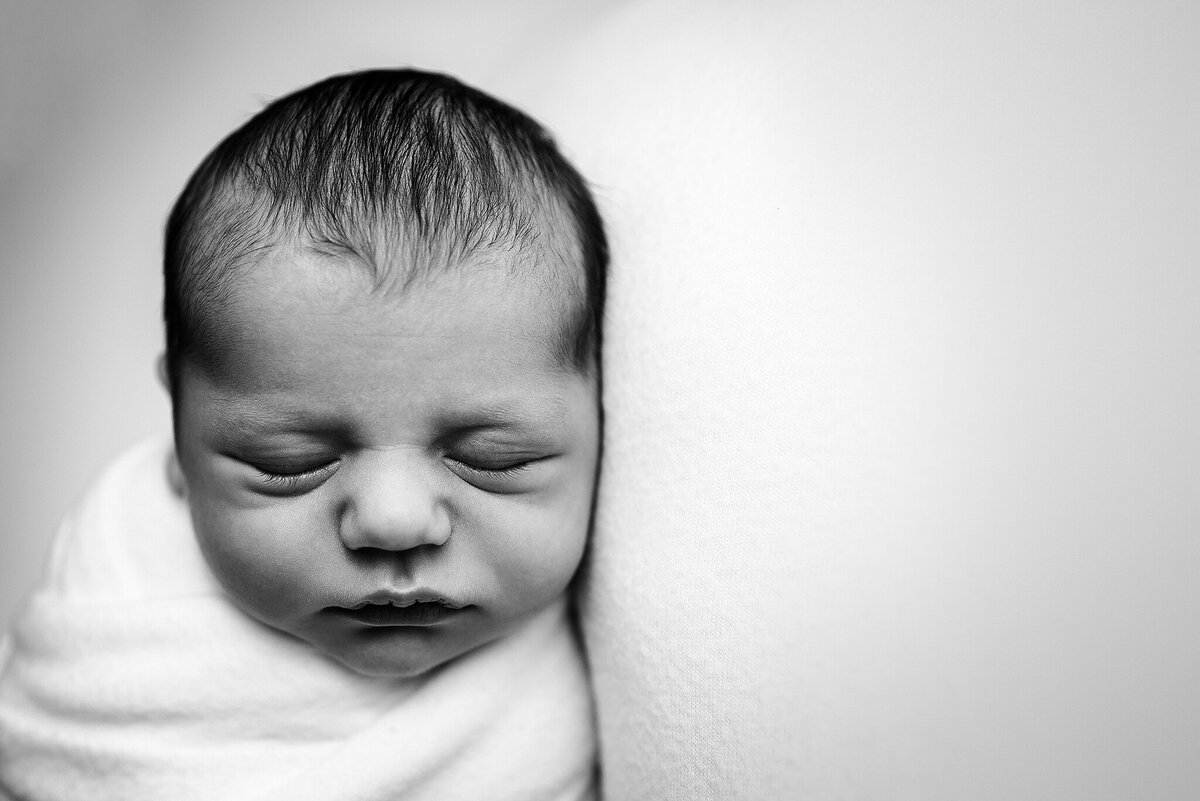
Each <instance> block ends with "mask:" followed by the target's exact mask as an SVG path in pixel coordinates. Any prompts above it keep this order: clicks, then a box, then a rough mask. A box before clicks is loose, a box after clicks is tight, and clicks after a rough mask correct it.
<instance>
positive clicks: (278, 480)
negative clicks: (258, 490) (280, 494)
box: [254, 461, 337, 489]
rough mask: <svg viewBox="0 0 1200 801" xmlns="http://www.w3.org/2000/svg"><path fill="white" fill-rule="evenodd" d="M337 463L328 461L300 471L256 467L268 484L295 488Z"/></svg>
mask: <svg viewBox="0 0 1200 801" xmlns="http://www.w3.org/2000/svg"><path fill="white" fill-rule="evenodd" d="M335 464H337V462H336V461H334V462H326V463H325V464H321V465H317V466H316V467H313V468H310V469H308V470H302V471H300V472H299V473H272V472H271V471H269V470H264V469H262V468H261V467H258V466H255V467H254V469H255V470H257V471H258V473H259V475H261V476H262V478H263V480H264V481H266V482H267V483H268V484H274V485H277V486H281V487H284V488H286V489H294V488H295V487H296V486H297V485H298V484H300V483H301V482H302V481H304V480H305V479H308V478H312V477H313V476H315V475H318V474H320V473H323V472H325V471H327V470H329V468H331V467H333V466H334V465H335Z"/></svg>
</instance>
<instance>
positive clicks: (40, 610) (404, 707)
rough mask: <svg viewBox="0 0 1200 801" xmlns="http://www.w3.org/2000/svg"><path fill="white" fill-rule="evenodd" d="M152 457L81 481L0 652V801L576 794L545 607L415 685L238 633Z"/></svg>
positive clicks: (582, 731) (584, 715)
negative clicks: (88, 483) (82, 489)
mask: <svg viewBox="0 0 1200 801" xmlns="http://www.w3.org/2000/svg"><path fill="white" fill-rule="evenodd" d="M168 452H169V446H168V445H167V443H164V442H147V443H143V444H142V445H140V446H138V447H137V448H135V449H133V450H132V451H130V452H129V453H127V454H126V455H125V456H123V457H122V458H121V459H119V460H118V461H117V462H116V463H115V464H114V465H112V466H111V467H110V468H109V469H108V470H107V472H106V473H105V474H104V475H103V476H102V477H101V479H100V480H99V482H98V483H97V485H96V487H95V488H94V489H93V490H92V492H91V493H90V494H89V495H88V497H87V498H86V499H85V500H84V502H83V503H82V504H81V506H80V507H79V508H78V509H77V510H76V512H75V513H74V514H73V515H72V516H71V517H69V518H68V519H67V520H66V522H65V523H64V524H63V528H62V530H61V531H60V532H59V535H58V540H57V542H56V545H55V550H54V553H53V555H52V559H51V565H50V569H49V571H48V574H47V576H46V578H45V580H44V581H43V583H42V584H41V585H40V586H39V587H38V589H37V590H36V592H35V593H34V594H33V595H32V597H31V598H30V599H29V601H28V602H27V604H26V606H25V608H24V609H23V611H22V612H21V614H20V615H19V616H18V618H17V620H16V621H15V625H14V627H13V630H12V633H11V634H10V635H9V637H8V638H7V639H6V641H5V643H4V646H3V654H2V657H3V662H4V667H3V675H2V678H0V788H2V789H3V790H6V791H7V792H8V793H10V794H12V796H13V797H14V798H17V799H23V800H25V801H43V800H45V801H51V800H52V799H71V800H72V801H75V800H76V799H81V798H86V799H89V801H101V799H120V800H121V801H137V799H166V798H169V799H172V801H185V800H186V799H206V801H209V800H211V799H226V800H232V799H256V800H258V799H264V800H265V799H281V800H282V799H287V801H302V799H313V800H314V801H317V800H318V799H319V800H320V801H334V800H335V799H347V800H350V799H354V800H355V801H358V800H359V799H362V801H366V800H367V799H389V801H393V800H395V799H438V800H439V801H442V800H444V799H477V798H478V799H483V798H486V799H489V801H493V800H495V799H513V800H514V801H517V800H518V799H519V800H520V801H533V800H536V799H580V798H591V797H592V780H593V770H594V768H593V766H594V744H593V734H592V718H591V715H592V711H591V701H590V696H589V692H588V688H587V682H586V678H585V674H584V669H583V666H582V660H581V658H580V655H579V652H578V649H577V647H576V645H575V642H574V640H573V638H572V636H571V633H570V630H569V627H568V625H567V621H566V617H565V613H564V609H563V605H562V604H559V605H557V606H555V607H553V608H551V609H549V610H546V611H545V612H544V613H542V614H540V615H539V616H538V617H537V618H535V619H534V620H532V621H531V622H530V623H528V624H527V625H526V626H525V627H524V628H522V629H521V630H519V631H517V632H515V633H513V634H511V635H509V636H507V637H504V638H502V639H501V640H499V641H497V642H495V643H492V644H490V645H487V646H484V647H482V648H480V649H478V650H477V651H475V652H472V653H470V654H468V655H466V656H463V657H460V658H458V659H456V660H454V661H452V662H450V663H448V664H447V665H445V666H443V667H442V668H440V669H438V670H436V671H433V672H432V673H430V674H428V675H426V676H423V677H421V678H417V679H380V678H370V677H365V676H361V675H358V674H356V673H353V672H350V671H348V670H346V669H345V668H344V667H342V666H340V665H339V664H337V663H335V662H333V661H332V660H329V659H327V658H325V657H322V656H320V655H318V654H317V652H316V651H314V650H313V649H312V648H311V647H310V646H309V645H307V644H306V643H303V642H301V641H300V640H297V639H294V638H292V637H290V636H287V635H284V634H281V633H279V632H276V631H275V630H273V629H270V628H268V627H266V626H263V625H262V624H260V623H258V622H256V621H254V620H252V619H251V618H249V617H248V616H246V615H245V614H243V613H242V612H240V611H239V610H238V609H236V608H235V607H234V606H232V605H231V603H230V602H229V601H228V600H227V599H226V597H225V595H224V594H223V592H222V590H221V589H220V587H219V586H218V584H217V583H216V580H215V578H213V577H212V575H211V574H210V573H209V571H208V569H207V566H206V565H205V564H204V561H203V557H202V556H201V554H200V552H199V549H198V547H197V546H196V544H195V541H194V538H193V537H192V532H191V523H190V520H189V518H188V512H187V509H186V506H185V504H184V502H183V501H182V500H181V499H180V498H179V497H178V496H176V495H175V494H174V493H173V492H172V491H171V490H170V487H169V483H168V481H167V478H166V471H165V466H166V460H167V455H168Z"/></svg>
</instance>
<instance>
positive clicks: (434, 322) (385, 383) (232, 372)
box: [207, 247, 571, 403]
mask: <svg viewBox="0 0 1200 801" xmlns="http://www.w3.org/2000/svg"><path fill="white" fill-rule="evenodd" d="M520 266H521V265H518V264H513V263H507V262H505V261H504V260H503V259H499V260H497V259H492V260H489V261H486V262H482V261H481V262H479V263H473V264H466V265H460V266H455V267H451V268H449V269H441V270H437V271H434V272H430V273H426V274H421V275H419V277H417V278H415V279H413V280H410V281H408V282H407V283H400V282H393V283H390V284H389V283H387V282H380V281H378V280H377V279H376V278H375V276H374V275H373V273H372V272H371V270H370V269H369V268H367V267H366V266H365V265H364V264H362V263H360V262H357V261H356V260H355V259H353V258H351V257H344V256H331V255H327V254H320V253H316V252H313V251H310V250H307V249H302V248H298V247H288V248H278V249H276V250H274V251H272V252H271V253H269V254H268V255H267V256H266V257H264V258H263V259H262V260H261V261H259V262H258V263H256V264H254V265H252V266H248V267H246V268H245V269H244V270H243V271H239V274H238V275H237V277H236V279H235V280H233V281H232V283H231V285H230V288H229V290H230V291H229V293H228V295H227V298H228V300H227V302H226V303H225V304H224V305H223V306H222V308H221V309H219V310H218V311H217V312H216V314H215V315H213V317H214V318H215V319H213V320H212V322H213V325H214V329H215V336H214V337H213V348H212V349H213V350H215V353H211V354H207V355H208V357H209V360H210V361H212V362H213V363H214V364H215V366H216V369H214V370H212V371H211V372H212V373H213V374H214V375H216V376H217V377H219V378H220V379H221V382H222V383H223V384H225V385H226V387H227V388H228V389H230V390H236V391H240V392H250V393H263V392H267V391H276V390H289V391H301V390H305V389H307V390H310V391H311V392H313V393H315V392H318V391H325V392H328V393H331V394H335V393H340V394H342V395H345V394H352V393H353V392H363V391H375V390H379V391H385V390H388V389H394V388H395V385H396V382H397V381H402V382H403V383H404V385H405V387H406V388H407V389H408V390H410V391H412V390H416V389H423V390H428V391H430V392H432V391H433V390H434V389H437V390H438V391H439V392H440V393H441V394H444V395H446V396H447V397H448V398H453V397H454V394H455V393H456V392H460V391H463V390H464V389H465V385H467V384H469V385H470V387H471V388H472V391H473V394H474V395H475V396H477V400H479V398H478V396H481V395H486V394H487V391H486V390H487V388H488V387H495V388H496V393H497V395H507V394H511V392H509V390H511V389H512V388H513V387H514V386H516V385H518V384H519V383H520V382H521V381H525V382H530V381H537V382H553V381H555V380H557V379H558V378H559V377H560V376H561V374H563V373H564V368H563V367H562V365H561V363H560V359H558V358H557V350H556V343H557V342H558V341H559V338H560V337H561V333H562V329H563V326H564V321H565V319H566V317H567V316H568V315H569V313H570V308H571V298H570V295H569V293H568V292H565V291H563V288H562V287H560V286H558V285H556V282H552V281H549V280H546V279H543V278H541V277H540V276H538V275H537V273H536V272H535V274H534V276H531V277H526V276H520V277H518V276H517V275H515V273H516V272H517V271H518V268H519V267H520ZM538 272H541V271H538ZM495 402H496V403H502V399H500V398H497V400H496V401H495Z"/></svg>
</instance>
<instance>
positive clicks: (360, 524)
mask: <svg viewBox="0 0 1200 801" xmlns="http://www.w3.org/2000/svg"><path fill="white" fill-rule="evenodd" d="M423 456H424V455H423V454H421V453H419V452H402V451H386V452H372V453H368V454H363V455H361V456H360V457H359V458H358V459H356V460H355V461H356V462H357V464H355V465H354V466H353V468H352V470H353V473H352V475H350V476H347V478H349V479H350V485H351V489H350V491H349V497H348V498H347V502H346V504H345V507H344V509H343V512H342V515H341V520H340V522H339V534H340V536H341V538H342V542H343V543H345V545H346V547H347V548H350V549H352V550H358V549H362V548H377V549H380V550H385V551H405V550H408V549H410V548H418V547H420V546H422V545H442V544H443V543H445V542H446V540H448V539H449V538H450V516H449V514H448V512H447V510H446V508H445V505H444V504H443V503H442V502H441V501H440V499H439V497H438V493H437V491H436V487H437V483H438V482H437V476H436V474H435V473H434V469H433V468H432V467H431V466H430V465H428V464H426V463H425V460H424V458H423Z"/></svg>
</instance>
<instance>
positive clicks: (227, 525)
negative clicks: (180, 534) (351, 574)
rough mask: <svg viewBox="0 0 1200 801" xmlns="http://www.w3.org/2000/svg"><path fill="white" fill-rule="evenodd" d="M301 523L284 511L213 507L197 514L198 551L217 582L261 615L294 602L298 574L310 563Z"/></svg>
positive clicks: (195, 513) (205, 507)
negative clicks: (301, 533) (306, 554)
mask: <svg viewBox="0 0 1200 801" xmlns="http://www.w3.org/2000/svg"><path fill="white" fill-rule="evenodd" d="M302 518H303V516H302V515H298V514H295V513H293V512H291V510H288V509H287V508H286V507H284V508H277V507H270V506H267V507H258V508H254V509H246V508H234V507H230V506H228V505H223V504H220V503H210V504H205V505H202V506H201V507H200V508H198V509H195V510H194V511H193V520H194V522H195V526H196V535H197V538H198V540H199V542H200V547H201V549H202V550H203V551H204V555H205V558H206V559H207V560H208V563H209V566H210V568H211V569H212V571H213V573H214V574H215V575H216V577H217V579H218V580H219V581H220V582H221V584H222V585H223V586H225V588H226V589H227V590H228V591H229V592H230V593H231V594H232V595H234V597H235V598H237V599H238V600H240V601H242V602H244V603H253V605H254V606H255V607H256V608H257V609H260V611H270V608H272V607H274V606H275V605H277V604H286V603H288V602H290V601H292V600H294V599H293V596H294V595H295V590H296V586H295V585H296V582H295V574H296V572H298V571H299V570H300V569H301V568H302V567H303V566H304V565H305V563H306V562H308V558H306V556H305V550H306V549H305V548H304V547H303V544H302V537H301V536H300V532H301V531H302V528H301V521H302ZM309 550H310V549H309Z"/></svg>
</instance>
